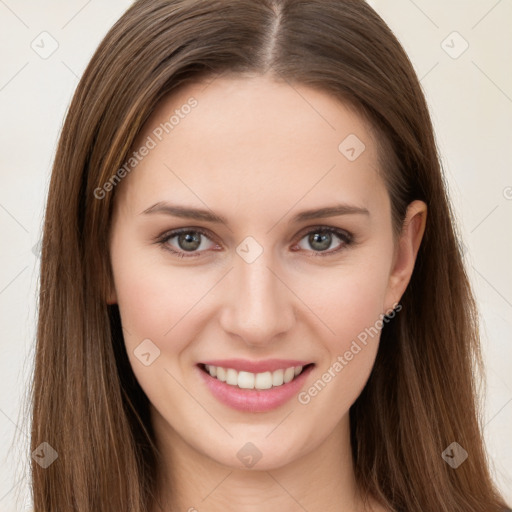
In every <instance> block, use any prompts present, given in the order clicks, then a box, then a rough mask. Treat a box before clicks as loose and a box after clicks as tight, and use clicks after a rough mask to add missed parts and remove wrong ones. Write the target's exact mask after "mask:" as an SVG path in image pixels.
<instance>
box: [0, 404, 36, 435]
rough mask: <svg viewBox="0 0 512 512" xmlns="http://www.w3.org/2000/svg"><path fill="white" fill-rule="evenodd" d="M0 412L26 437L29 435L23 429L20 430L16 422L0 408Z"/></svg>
mask: <svg viewBox="0 0 512 512" xmlns="http://www.w3.org/2000/svg"><path fill="white" fill-rule="evenodd" d="M0 412H1V413H2V414H3V415H4V416H5V417H6V418H7V419H8V420H9V421H10V422H11V423H12V424H13V425H14V426H15V427H16V428H17V429H18V430H19V431H20V432H21V433H22V434H23V435H24V436H25V437H26V438H29V436H28V435H27V433H26V432H25V431H24V430H21V428H20V427H19V426H18V424H17V423H16V422H14V421H12V420H11V418H9V416H7V414H6V413H5V412H4V411H3V410H2V409H0Z"/></svg>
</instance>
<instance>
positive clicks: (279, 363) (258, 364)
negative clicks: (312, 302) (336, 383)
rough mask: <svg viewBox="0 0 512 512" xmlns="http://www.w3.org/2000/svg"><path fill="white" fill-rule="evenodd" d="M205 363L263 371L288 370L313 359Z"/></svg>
mask: <svg viewBox="0 0 512 512" xmlns="http://www.w3.org/2000/svg"><path fill="white" fill-rule="evenodd" d="M202 363H203V364H207V365H211V366H222V368H226V369H228V368H233V370H236V371H237V372H251V373H263V372H274V371H276V370H286V368H290V367H292V366H306V365H307V364H310V363H311V361H297V360H294V359H266V360H265V361H249V360H248V359H215V360H211V361H202Z"/></svg>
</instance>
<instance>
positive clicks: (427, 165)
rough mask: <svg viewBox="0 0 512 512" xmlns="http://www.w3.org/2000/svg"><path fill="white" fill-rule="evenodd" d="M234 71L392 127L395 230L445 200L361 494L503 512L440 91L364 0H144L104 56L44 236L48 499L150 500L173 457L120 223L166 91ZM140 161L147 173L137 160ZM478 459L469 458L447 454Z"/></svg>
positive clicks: (75, 119) (38, 436)
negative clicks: (145, 357) (158, 430)
mask: <svg viewBox="0 0 512 512" xmlns="http://www.w3.org/2000/svg"><path fill="white" fill-rule="evenodd" d="M221 73H230V74H235V75H236V74H239V75H243V74H245V73H253V74H254V73H256V74H259V73H261V74H263V73H269V74H270V75H271V76H272V77H273V78H275V80H279V81H286V82H288V83H289V84H290V85H293V84H302V85H306V86H310V87H314V88H317V89H320V90H322V91H324V92H326V93H329V94H332V95H333V96H335V97H337V98H339V99H340V101H343V102H345V104H347V105H350V106H352V107H353V108H355V109H357V111H358V112H359V113H360V115H361V116H363V117H364V118H365V119H366V120H367V121H368V122H369V123H370V126H371V127H372V130H374V131H375V133H376V134H377V140H378V143H379V156H380V165H381V171H382V173H383V176H384V178H385V181H386V185H387V188H388V191H389V194H390V198H391V204H392V215H393V225H394V229H395V233H398V232H399V231H400V228H401V224H402V221H403V219H404V215H405V212H406V207H407V205H408V204H409V203H410V202H411V201H413V200H415V199H421V200H423V201H425V202H426V203H427V205H428V218H427V225H426V230H425V234H424V239H423V241H422V244H421V247H420V250H419V254H418V257H417V262H416V266H415V269H414V272H413V275H412V278H411V281H410V284H409V286H408V288H407V290H406V291H405V293H404V295H403V297H402V300H401V304H402V312H401V313H400V314H399V315H397V316H396V318H393V320H391V321H390V322H388V323H386V325H385V326H384V328H383V330H382V334H381V343H380V347H379V351H378V354H377V358H376V361H375V366H374V368H373V371H372V373H371V376H370V378H369V380H368V382H367V385H366V387H365V388H364V390H363V392H362V393H361V395H360V396H359V397H358V399H357V400H356V402H355V403H354V405H353V406H352V408H351V410H350V423H351V443H352V450H353V456H354V461H355V473H356V478H357V482H358V484H359V486H360V489H361V490H362V492H363V493H364V494H369V495H372V496H374V497H376V498H377V499H378V500H380V501H381V502H382V503H383V504H384V505H385V506H387V507H388V508H389V509H390V510H393V511H401V512H402V511H403V512H405V511H407V512H425V511H435V512H467V511H470V510H471V511H482V512H483V511H485V512H491V511H498V510H502V509H503V508H504V507H506V505H505V503H504V501H503V499H502V498H501V497H500V495H499V492H498V491H497V489H496V487H495V486H494V484H493V482H492V479H491V476H490V473H489V469H488V461H487V459H486V454H485V448H484V444H483V440H482V427H481V417H480V413H479V409H478V405H479V403H478V400H477V396H478V388H477V385H478V383H479V382H480V381H479V380H476V375H477V373H476V371H477V370H478V371H481V365H482V362H481V355H480V352H479V350H480V348H479V334H478V322H477V319H478V315H477V311H476V306H475V301H474V298H473V295H472V292H471V289H470V285H469V282H468V278H467V275H466V273H465V269H464V265H463V260H462V255H461V248H460V245H459V243H458V235H457V232H456V228H455V224H454V221H453V215H452V211H451V209H450V205H449V201H448V198H447V195H446V190H445V184H444V181H443V175H442V170H441V167H440V161H439V156H438V153H437V148H436V144H435V138H434V133H433V127H432V123H431V119H430V116H429V112H428V109H427V105H426V102H425V98H424V95H423V93H422V90H421V87H420V84H419V81H418V78H417V76H416V74H415V72H414V70H413V67H412V65H411V63H410V61H409V59H408V57H407V55H406V54H405V52H404V50H403V48H402V47H401V46H400V44H399V42H398V41H397V39H396V38H395V36H394V35H393V33H392V32H391V31H390V29H389V28H388V26H387V25H386V24H385V23H384V21H383V20H382V19H381V18H380V17H379V16H378V15H377V14H376V13H375V12H374V11H373V10H372V9H371V8H370V7H369V6H368V5H367V4H366V3H365V2H364V1H362V0H307V1H300V0H299V1H298V0H260V1H255V0H139V1H136V2H135V3H134V4H133V5H132V6H131V7H130V8H129V9H128V10H127V12H126V13H125V14H124V15H123V16H122V17H121V18H120V19H119V21H118V22H117V23H116V24H115V25H114V26H113V27H112V29H111V30H110V31H109V33H108V34H107V35H106V37H105V38H104V40H103V41H102V43H101V44H100V46H99V48H98V49H97V51H96V52H95V54H94V56H93V58H92V60H91V62H90V64H89V65H88V67H87V69H86V71H85V73H84V74H83V76H82V78H81V80H80V83H79V85H78V87H77V90H76V93H75V95H74V98H73V101H72V103H71V105H70V108H69V111H68V113H67V117H66V121H65V124H64V126H63V130H62V134H61V136H60V140H59V144H58V148H57V153H56V157H55V162H54V166H53V173H52V179H51V183H50V190H49V195H48V202H47V209H46V217H45V224H44V236H43V242H42V260H41V283H40V297H39V321H38V322H39V323H38V330H37V346H36V361H35V373H34V380H33V383H32V404H33V406H32V430H31V449H32V450H35V449H36V448H37V447H38V446H39V445H40V444H41V443H42V442H47V443H48V444H49V445H50V446H51V447H52V448H53V449H54V450H55V451H56V452H57V453H58V458H57V460H56V461H55V462H54V463H53V464H51V465H50V466H49V467H47V468H43V467H41V466H40V465H39V464H37V462H35V461H34V462H32V489H33V498H34V506H35V512H43V511H44V512H50V511H51V512H55V511H70V510H73V511H79V512H91V511H102V512H104V511H107V510H112V511H115V512H121V511H122V512H125V511H134V512H142V511H147V510H149V509H150V507H151V506H152V502H153V500H154V497H153V496H154V492H155V485H156V483H155V482H156V478H155V476H156V471H157V466H158V463H159V455H158V452H157V450H156V448H155V444H154V439H153V432H152V429H151V424H150V421H149V415H148V400H147V397H146V396H145V394H144V392H143V391H142V389H141V388H140V386H139V385H138V383H137V381H136V379H135V377H134V375H133V372H132V371H131V368H130V364H129V362H128V358H127V355H126V352H125V347H124V343H123V335H122V326H121V323H120V319H119V311H118V309H117V306H107V304H106V301H105V297H106V294H107V290H108V289H109V287H110V286H111V285H112V275H111V268H110V262H109V244H108V242H109V227H110V217H111V212H112V205H113V199H114V197H115V187H114V188H113V189H112V190H109V191H108V193H106V194H104V197H103V198H102V199H98V198H97V194H95V190H97V189H98V187H102V186H103V185H104V184H105V183H106V182H107V181H108V180H109V179H110V178H111V177H112V176H113V174H114V173H115V172H116V171H117V170H118V169H119V168H120V167H121V166H122V165H123V162H124V161H125V160H126V158H127V155H128V153H129V150H130V147H131V145H132V144H133V141H134V139H135V137H136V136H137V134H138V133H139V131H140V129H141V127H142V126H143V124H144V122H145V121H146V120H147V119H148V117H149V116H150V114H151V113H152V112H153V110H154V109H155V108H156V106H157V104H158V102H159V100H161V99H162V98H163V97H164V96H165V95H167V94H168V93H170V92H171V91H175V90H176V89H177V88H178V87H181V86H182V85H184V84H186V83H190V82H193V81H197V80H199V79H202V78H207V77H212V78H213V77H215V76H216V75H218V74H221ZM134 172H136V171H134ZM454 441H456V442H457V443H459V444H460V445H461V446H462V447H463V448H464V449H465V450H466V451H467V452H468V454H469V456H468V458H467V460H466V461H465V462H464V463H463V464H461V465H460V466H459V467H458V468H457V469H453V468H452V467H450V466H449V465H448V464H447V463H446V462H445V461H444V460H443V458H442V457H441V453H442V452H443V450H445V448H446V447H448V446H449V445H450V444H451V443H452V442H454Z"/></svg>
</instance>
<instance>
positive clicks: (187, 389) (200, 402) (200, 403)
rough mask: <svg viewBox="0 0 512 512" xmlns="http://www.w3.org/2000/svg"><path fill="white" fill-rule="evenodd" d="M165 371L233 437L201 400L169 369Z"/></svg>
mask: <svg viewBox="0 0 512 512" xmlns="http://www.w3.org/2000/svg"><path fill="white" fill-rule="evenodd" d="M164 371H165V372H166V373H167V374H169V375H170V376H171V377H172V378H173V379H174V380H175V381H176V383H177V384H179V385H180V386H181V387H182V389H183V390H184V391H186V392H187V393H188V395H189V396H190V398H192V399H193V400H194V401H195V402H196V403H197V405H199V406H200V407H202V408H203V409H204V411H205V412H206V413H207V414H208V416H210V417H211V418H212V419H213V420H214V421H215V422H216V423H217V424H218V425H219V426H220V427H221V428H222V430H224V431H225V432H226V434H228V436H229V437H233V436H232V434H231V433H230V432H229V431H228V430H227V429H226V427H224V425H222V423H221V422H220V421H219V420H218V419H217V418H216V417H215V416H214V415H213V414H212V413H211V412H210V411H208V409H207V408H206V407H205V406H204V405H203V404H202V403H201V402H199V400H197V398H196V397H195V396H194V395H193V394H192V393H191V392H190V391H189V390H188V389H187V388H186V387H185V386H184V385H183V384H182V383H181V382H180V381H179V380H178V379H177V378H176V377H175V376H174V375H173V374H172V373H171V372H170V371H169V370H168V369H167V368H164Z"/></svg>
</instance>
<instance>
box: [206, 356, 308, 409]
mask: <svg viewBox="0 0 512 512" xmlns="http://www.w3.org/2000/svg"><path fill="white" fill-rule="evenodd" d="M313 368H314V365H311V366H308V367H307V368H306V369H305V370H304V371H303V372H302V373H301V374H300V375H299V376H298V377H295V378H294V379H293V380H292V381H290V382H288V383H287V384H283V385H282V386H277V387H275V388H270V389H264V390H257V389H242V388H239V387H238V386H231V385H230V384H226V383H225V382H222V381H220V380H219V379H217V378H215V377H212V376H211V375H210V374H209V373H206V372H205V371H203V370H202V369H201V368H199V367H197V369H198V371H199V373H200V374H201V376H202V378H203V379H204V382H205V383H206V385H207V386H208V388H209V390H210V391H211V393H212V394H213V396H214V397H215V398H217V400H219V401H220V402H222V403H223V404H225V405H227V406H229V407H232V408H233V409H237V410H239V411H244V412H266V411H271V410H273V409H276V408H277V407H280V406H281V405H283V404H285V403H286V402H288V400H290V399H291V398H292V397H293V396H294V395H297V394H298V392H299V391H300V389H301V387H302V386H303V384H304V381H305V380H306V378H307V376H308V375H309V374H310V372H311V371H312V370H313Z"/></svg>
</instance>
